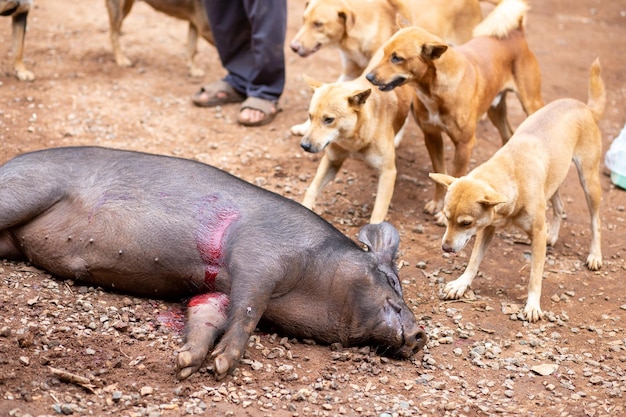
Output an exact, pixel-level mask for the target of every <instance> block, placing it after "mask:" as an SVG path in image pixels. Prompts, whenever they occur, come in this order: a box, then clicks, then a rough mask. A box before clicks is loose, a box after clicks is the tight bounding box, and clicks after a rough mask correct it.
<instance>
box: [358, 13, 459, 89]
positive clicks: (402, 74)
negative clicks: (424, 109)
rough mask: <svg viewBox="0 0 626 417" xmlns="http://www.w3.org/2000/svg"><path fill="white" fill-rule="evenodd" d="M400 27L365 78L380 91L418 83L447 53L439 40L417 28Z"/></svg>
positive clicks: (401, 25)
mask: <svg viewBox="0 0 626 417" xmlns="http://www.w3.org/2000/svg"><path fill="white" fill-rule="evenodd" d="M398 25H399V26H400V27H401V29H400V30H399V31H397V32H396V33H395V34H394V35H393V36H392V37H391V38H390V39H389V40H388V41H387V42H386V43H385V44H384V45H383V47H382V49H383V51H384V54H383V57H382V59H381V60H380V61H379V62H378V64H376V65H375V66H374V68H372V70H371V71H370V72H369V73H368V74H367V75H366V78H367V79H368V81H369V82H371V83H372V84H374V85H375V86H377V87H378V88H379V89H380V90H381V91H390V90H393V89H394V88H395V87H398V86H400V85H403V84H405V83H414V82H419V81H420V80H422V79H423V78H424V77H425V76H426V75H427V74H429V73H433V72H434V66H435V61H436V60H437V59H438V58H439V57H441V55H442V54H443V53H444V52H445V51H446V50H447V49H448V45H446V44H445V43H444V42H443V40H441V38H439V37H437V36H435V35H433V34H432V33H430V32H428V31H426V30H425V29H422V28H421V27H418V26H404V24H403V22H402V21H401V20H400V19H398Z"/></svg>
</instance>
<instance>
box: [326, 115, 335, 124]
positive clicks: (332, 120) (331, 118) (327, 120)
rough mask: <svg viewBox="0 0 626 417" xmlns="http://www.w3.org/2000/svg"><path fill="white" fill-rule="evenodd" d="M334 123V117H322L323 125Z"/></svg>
mask: <svg viewBox="0 0 626 417" xmlns="http://www.w3.org/2000/svg"><path fill="white" fill-rule="evenodd" d="M334 121H335V118H334V117H324V124H325V125H329V124H331V123H332V122H334Z"/></svg>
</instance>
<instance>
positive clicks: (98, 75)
mask: <svg viewBox="0 0 626 417" xmlns="http://www.w3.org/2000/svg"><path fill="white" fill-rule="evenodd" d="M304 3H305V1H304V0H290V1H289V25H288V34H287V40H288V42H289V41H290V39H291V38H292V37H293V35H294V34H295V32H296V30H297V29H298V26H299V24H300V21H301V13H302V10H303V9H304ZM531 5H532V10H531V12H530V14H529V18H528V31H527V34H528V38H529V43H530V45H531V48H532V49H533V50H534V52H535V53H536V55H537V57H538V60H539V63H540V66H541V70H542V75H543V85H542V91H543V94H544V99H545V100H546V102H548V101H551V100H554V99H557V98H561V97H574V98H578V99H581V100H584V101H586V99H587V75H588V68H589V66H590V64H591V62H592V61H593V59H594V58H595V57H596V56H600V59H601V62H602V66H603V70H602V71H603V72H602V76H603V78H604V81H605V83H606V86H607V90H608V104H607V109H606V112H605V115H604V118H603V119H602V120H601V121H600V128H601V130H602V133H603V137H604V144H605V149H608V146H609V144H610V142H611V140H612V139H613V138H615V137H616V136H617V134H618V133H619V131H620V130H621V128H622V127H623V126H624V121H625V119H626V70H625V69H626V54H625V53H624V52H625V50H624V46H625V45H626V2H624V1H623V0H619V1H615V0H578V1H576V2H571V1H568V0H552V1H533V2H531ZM3 22H4V23H3V28H2V30H1V31H0V39H2V41H1V42H0V143H1V146H0V163H1V162H4V161H6V160H8V159H9V158H12V157H14V156H16V155H18V154H20V153H23V152H26V151H32V150H37V149H42V148H48V147H55V146H69V145H100V146H107V147H114V148H123V149H133V150H141V151H147V152H152V153H158V154H165V155H175V156H180V157H185V158H190V159H196V160H200V161H203V162H207V163H210V164H213V165H216V166H218V167H220V168H223V169H225V170H227V171H229V172H231V173H233V174H235V175H238V176H240V177H242V178H244V179H245V180H248V181H250V182H253V183H256V184H258V185H260V186H262V187H264V188H267V189H269V190H272V191H275V192H277V193H280V194H282V195H284V196H286V197H289V198H292V199H294V200H297V201H300V200H301V198H302V197H303V194H304V191H305V189H306V186H307V184H308V183H309V182H310V180H311V179H312V177H313V174H314V171H315V169H316V167H317V164H318V162H319V160H320V156H319V155H310V154H307V153H305V152H303V151H302V150H301V148H300V146H299V138H296V137H293V136H291V135H290V134H289V127H290V126H291V125H292V124H295V123H299V122H302V121H304V119H305V117H306V114H307V107H308V100H309V98H310V94H309V91H308V88H307V86H306V85H305V83H304V81H303V80H302V74H304V73H306V74H308V75H310V76H312V77H314V78H317V79H320V80H323V81H333V80H334V79H336V77H337V75H338V74H339V67H338V62H339V61H338V53H337V51H335V50H322V51H320V52H318V53H317V54H315V55H313V56H311V57H309V58H306V59H305V58H300V57H298V56H296V55H295V54H293V53H292V52H291V51H290V50H289V49H288V42H287V45H286V52H285V53H286V57H287V76H288V78H287V85H286V89H285V93H284V96H283V97H282V99H281V106H282V108H283V109H284V110H283V112H282V113H281V114H280V115H279V116H278V117H277V119H276V121H275V122H274V123H272V124H271V125H268V126H265V127H261V128H254V129H250V128H243V127H241V126H238V125H237V123H236V122H235V117H236V112H237V109H238V108H237V106H236V105H231V106H226V107H224V108H222V109H200V108H195V107H193V106H192V105H191V103H190V96H191V94H192V93H193V92H194V91H196V90H197V89H198V88H199V87H200V86H201V85H202V84H203V83H208V82H210V81H213V80H217V79H219V78H220V77H221V76H222V75H223V74H224V72H223V69H222V68H221V66H220V64H219V60H218V58H217V54H216V52H215V50H214V49H213V48H212V47H211V46H210V45H208V44H207V43H205V42H201V44H200V51H199V57H198V59H199V62H200V64H201V65H202V66H203V68H205V69H206V76H205V77H203V78H199V79H198V78H191V77H190V76H188V75H187V69H186V67H185V65H184V60H183V56H184V46H185V41H186V30H187V29H186V24H185V23H183V22H180V21H176V20H174V19H172V18H169V17H167V16H165V15H162V14H159V13H157V12H155V11H154V10H152V9H151V8H149V7H148V6H147V5H145V4H143V3H139V4H137V5H136V6H135V8H134V10H133V11H132V13H131V15H130V16H129V17H128V19H127V20H126V21H125V25H124V34H123V38H122V43H123V45H124V46H125V50H126V52H127V54H128V56H129V57H130V59H131V60H132V61H133V62H134V66H133V67H131V68H118V67H117V66H116V64H115V62H114V60H113V56H112V52H111V46H110V43H109V37H108V36H109V35H108V19H107V15H106V8H105V5H104V1H103V0H84V1H80V2H67V1H62V0H46V1H39V2H36V6H35V8H34V10H33V11H32V13H31V16H30V18H29V30H28V35H27V40H26V52H25V57H26V63H27V66H28V67H29V68H30V69H31V70H32V71H34V73H35V75H36V79H35V81H33V82H30V83H25V82H19V81H18V80H17V79H16V78H15V77H14V76H13V74H12V65H11V59H10V24H9V19H3ZM510 104H511V108H512V110H511V111H510V113H511V117H512V120H513V122H514V123H515V124H518V123H519V122H520V121H521V120H522V112H521V109H520V107H519V104H518V103H517V102H515V100H510ZM478 137H479V142H478V145H477V147H476V148H475V151H474V155H473V162H472V163H473V166H475V165H476V164H479V163H481V162H483V161H484V160H486V159H487V158H488V157H489V156H490V155H491V154H492V153H493V152H494V151H495V150H496V149H497V147H498V145H499V142H500V139H499V137H498V135H497V132H496V130H495V128H494V127H493V126H491V125H490V124H489V123H488V122H487V121H483V122H481V123H480V126H479V131H478ZM451 153H452V149H451V144H450V142H449V141H448V142H447V157H449V156H450V155H451ZM397 160H398V171H399V175H398V180H397V184H396V192H395V195H394V197H393V202H392V206H391V209H390V212H389V215H388V220H389V221H390V222H391V223H393V224H394V225H395V226H396V227H397V228H398V229H399V231H400V234H401V247H400V249H401V254H400V258H399V262H400V265H401V267H402V269H401V272H400V275H401V279H402V281H403V284H404V294H405V298H406V301H407V303H408V304H409V305H410V306H412V308H413V309H414V312H415V315H416V317H417V318H418V320H419V322H420V324H422V325H423V326H424V327H425V328H426V329H427V331H428V333H429V336H430V342H429V344H428V346H427V348H426V349H425V351H424V352H423V353H419V354H418V355H416V356H415V357H414V358H412V359H411V360H406V361H396V360H389V359H386V358H381V357H379V356H376V355H374V354H373V353H371V352H369V351H368V350H367V349H356V348H354V349H344V350H336V349H331V347H328V346H319V345H315V344H311V343H310V342H308V341H302V340H292V339H287V338H285V336H286V335H282V334H273V333H271V332H262V331H259V332H257V333H256V334H255V335H254V336H253V338H252V339H251V342H250V345H249V349H248V351H247V353H246V356H245V359H244V360H243V362H242V364H241V366H240V368H239V370H238V371H237V372H236V374H235V375H234V376H232V377H228V378H226V379H225V380H224V381H220V382H219V383H218V382H216V381H215V380H214V379H213V377H212V375H211V374H210V373H209V372H208V371H207V370H206V369H204V368H203V369H202V371H201V372H199V373H197V374H195V375H194V376H193V377H191V378H189V379H188V380H185V381H182V382H181V381H177V380H176V378H175V373H174V351H175V349H176V347H178V346H180V345H181V333H180V329H181V322H180V311H181V310H180V305H178V304H176V303H166V302H163V301H160V300H148V299H139V298H133V297H130V296H125V295H122V294H115V293H111V292H106V291H103V290H102V289H99V288H90V287H86V286H82V285H81V284H80V283H74V282H68V281H61V280H58V279H56V278H54V277H51V276H50V275H49V274H47V273H45V272H43V271H40V270H38V269H36V268H34V267H32V266H30V265H28V264H20V263H12V262H6V261H3V262H2V264H0V280H1V281H0V415H1V416H5V415H9V416H18V417H19V416H27V415H59V414H74V415H115V416H144V415H145V416H159V415H163V416H177V415H198V414H204V415H214V416H227V415H229V416H334V415H346V416H350V415H363V416H380V417H385V416H405V415H416V416H418V415H419V416H422V415H425V416H442V415H450V416H461V415H464V416H475V415H531V416H585V415H586V416H617V415H623V413H624V412H625V411H624V410H625V404H626V332H625V329H626V325H625V324H624V323H625V320H626V290H624V277H625V275H626V263H625V262H624V258H626V212H625V207H626V192H625V191H623V190H619V189H617V188H615V187H614V186H612V185H611V184H610V181H609V178H608V177H607V176H605V175H603V176H602V188H603V191H604V195H603V206H602V221H603V226H602V233H603V236H602V237H603V239H602V244H603V252H604V253H603V255H604V266H603V268H602V269H601V270H600V271H599V272H590V271H588V270H587V269H586V268H585V267H584V260H585V258H586V256H587V250H588V245H589V243H590V242H589V239H590V232H589V230H590V229H589V217H588V214H587V209H586V206H585V201H584V197H583V194H582V191H581V189H580V186H579V184H578V180H577V177H576V174H575V170H574V169H573V168H572V169H571V172H570V175H569V176H568V179H567V181H566V184H565V187H564V189H563V192H562V195H563V196H564V198H565V201H566V207H565V208H566V211H567V220H566V221H565V222H564V224H563V226H562V229H561V237H560V240H559V242H558V243H557V245H556V246H555V247H553V248H550V249H548V259H547V264H546V269H545V279H544V282H543V296H542V300H541V303H542V307H543V309H544V311H545V312H546V313H547V314H546V318H545V319H544V320H542V321H540V322H538V323H532V324H529V323H527V322H524V321H521V320H518V319H517V315H516V312H517V309H518V308H519V307H520V306H523V305H524V303H525V297H526V284H527V281H528V274H529V253H530V252H529V246H528V245H527V243H526V240H525V238H524V237H523V236H522V235H521V234H520V233H519V232H518V231H516V230H506V231H503V232H500V233H498V235H497V236H496V238H495V239H494V243H493V244H492V246H491V248H490V250H489V252H488V254H487V256H486V258H485V260H484V262H483V264H482V266H481V276H479V277H478V278H477V279H476V281H475V283H474V288H473V289H474V295H473V297H472V298H468V299H465V300H462V301H457V302H444V301H442V300H440V299H439V291H440V289H441V287H442V286H443V284H444V283H445V282H448V281H450V280H452V279H455V278H456V277H458V276H459V275H460V273H461V272H462V270H463V268H464V266H465V264H466V263H467V260H468V257H469V249H466V250H465V251H464V252H463V253H462V254H461V255H460V256H458V257H447V256H444V255H443V254H442V251H441V249H440V239H441V236H442V234H443V229H442V228H440V227H438V226H436V225H435V224H434V222H433V219H432V216H430V215H426V214H424V213H423V212H422V207H423V206H424V203H425V201H426V200H427V199H428V198H429V197H430V196H431V194H432V192H433V184H432V183H431V182H430V181H429V179H428V175H427V174H428V172H429V169H430V162H429V159H428V156H427V154H426V151H425V147H424V144H423V138H422V134H421V132H420V131H419V129H418V128H417V127H416V125H415V123H412V124H411V125H410V127H409V129H408V132H407V134H406V135H405V139H404V141H403V142H402V144H401V145H400V147H399V149H398V157H397ZM376 182H377V178H376V176H375V174H374V172H373V171H372V170H370V169H369V168H367V167H365V166H364V165H363V164H362V163H361V162H359V161H348V162H347V163H346V165H345V167H344V169H343V170H342V172H341V173H340V175H339V176H338V178H337V180H336V181H335V182H333V183H332V184H330V185H329V186H328V187H327V188H326V189H325V190H324V193H323V195H322V196H321V198H320V200H319V204H318V208H317V211H318V213H320V214H321V215H322V216H323V217H324V218H326V219H327V220H329V221H330V222H332V223H333V224H334V225H336V226H337V227H338V228H339V229H340V230H341V231H343V232H344V233H346V234H347V235H348V236H350V237H353V238H354V237H355V236H356V234H357V232H358V230H359V228H360V227H361V226H363V225H364V224H365V223H366V222H367V221H368V219H369V215H370V210H371V207H372V204H373V201H374V191H375V186H376ZM303 308H306V306H303ZM538 365H543V366H544V367H546V368H551V371H552V372H551V373H549V374H546V375H542V373H544V374H545V373H547V372H543V371H542V370H541V369H542V368H541V367H540V368H535V367H536V366H538ZM53 368H54V369H60V370H63V371H66V372H69V373H71V374H73V375H76V376H79V377H82V378H85V379H76V380H74V381H68V380H67V378H65V377H63V376H59V375H55V374H54V373H53Z"/></svg>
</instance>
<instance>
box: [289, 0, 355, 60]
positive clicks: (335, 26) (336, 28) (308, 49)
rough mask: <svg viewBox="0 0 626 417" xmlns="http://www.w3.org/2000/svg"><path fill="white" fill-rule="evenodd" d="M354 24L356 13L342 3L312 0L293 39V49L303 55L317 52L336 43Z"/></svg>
mask: <svg viewBox="0 0 626 417" xmlns="http://www.w3.org/2000/svg"><path fill="white" fill-rule="evenodd" d="M353 25H354V13H353V12H351V11H348V10H346V9H345V8H344V7H343V6H342V5H341V4H340V3H338V2H336V1H329V0H311V1H310V2H308V3H307V5H306V8H305V9H304V15H303V16H302V27H301V28H300V30H299V31H298V33H296V36H294V38H293V40H292V41H291V45H290V46H291V50H292V51H294V52H295V53H297V54H298V55H300V56H302V57H306V56H309V55H311V54H313V53H315V52H317V51H318V50H319V49H320V48H321V47H322V46H324V45H334V44H337V43H339V41H340V40H341V39H342V38H343V37H344V36H345V34H346V32H348V31H349V30H350V28H351V27H352V26H353Z"/></svg>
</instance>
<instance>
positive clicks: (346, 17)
mask: <svg viewBox="0 0 626 417" xmlns="http://www.w3.org/2000/svg"><path fill="white" fill-rule="evenodd" d="M337 16H339V19H341V20H343V24H344V26H345V28H346V32H348V31H349V30H350V29H352V28H353V27H354V20H355V19H356V18H355V17H354V13H352V12H350V13H346V12H344V11H343V10H340V11H339V12H338V13H337Z"/></svg>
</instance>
